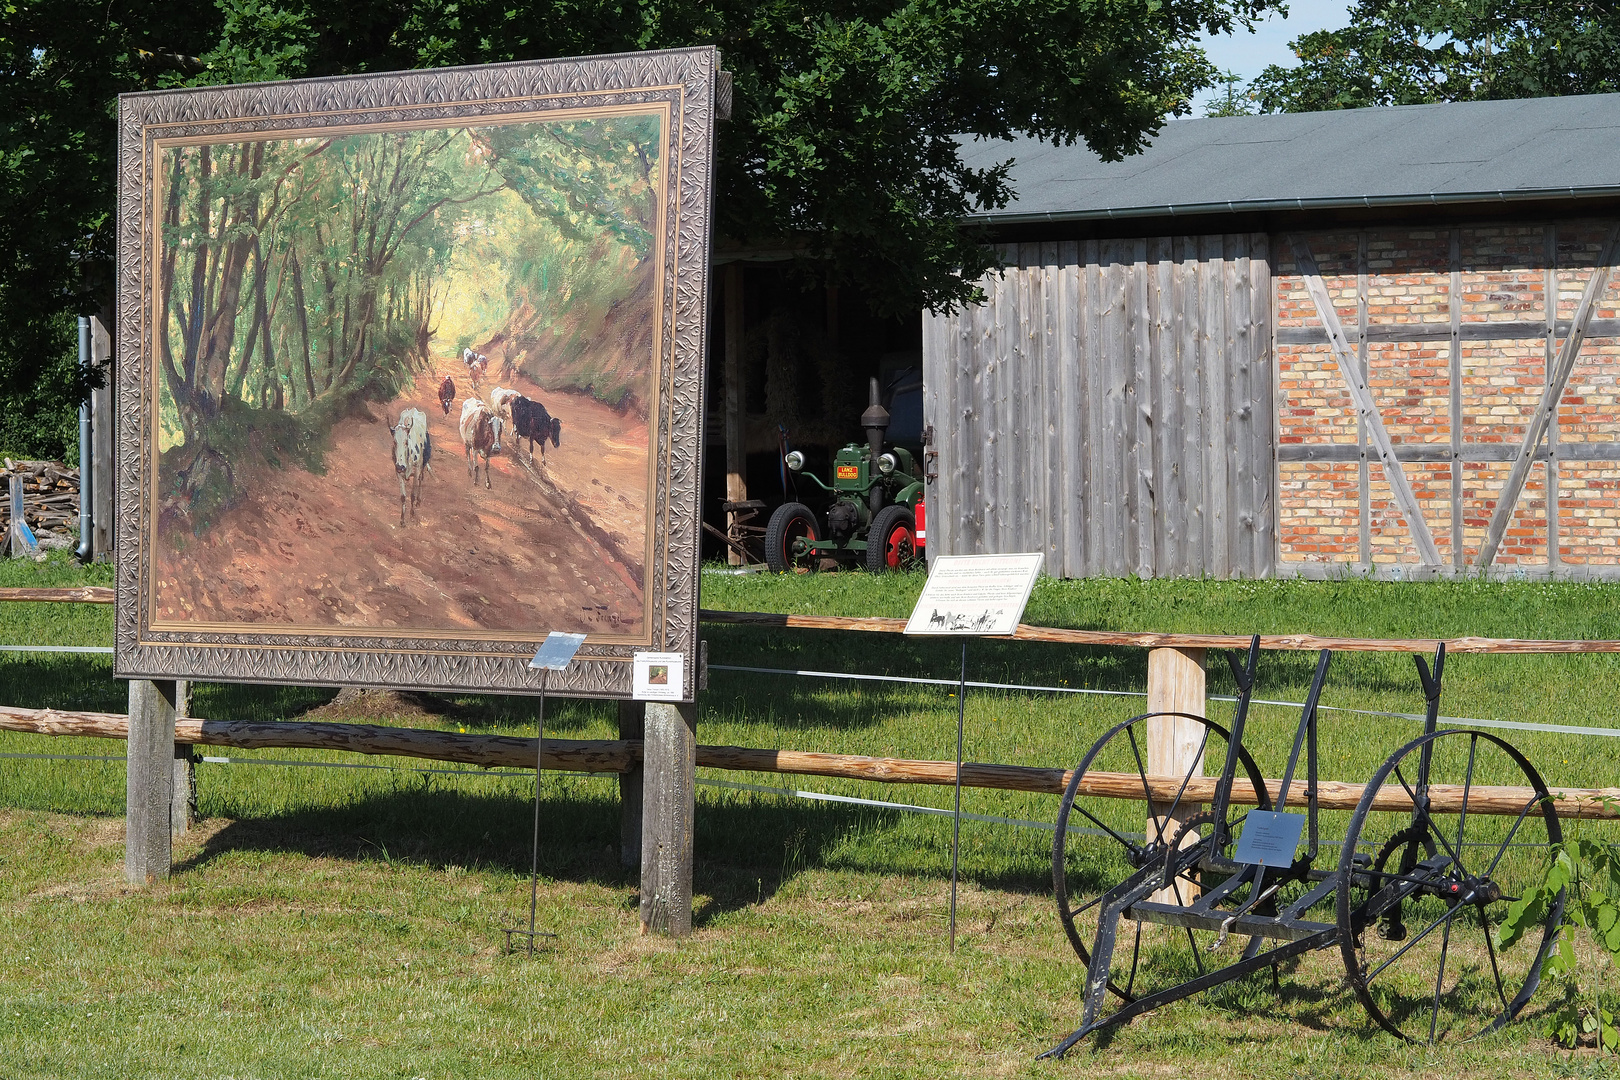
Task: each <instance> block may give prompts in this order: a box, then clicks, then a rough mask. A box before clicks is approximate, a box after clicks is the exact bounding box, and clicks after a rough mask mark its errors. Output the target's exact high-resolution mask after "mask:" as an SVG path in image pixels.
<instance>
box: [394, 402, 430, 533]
mask: <svg viewBox="0 0 1620 1080" xmlns="http://www.w3.org/2000/svg"><path fill="white" fill-rule="evenodd" d="M388 431H389V433H390V434H391V435H393V437H394V472H395V473H396V474H398V476H399V523H400V525H404V524H405V505H406V502H407V500H408V501H409V503H410V509H411V516H412V517H415V516H416V507H417V505H418V504H419V503H420V502H421V501H422V474H423V473H425V472H427V470H428V463H429V462H431V461H432V460H433V437H432V436H431V435H429V434H428V421H427V413H424V412H423V411H422V410H421V409H406V410H405V411H404V412H402V413H400V414H399V420H398V421H397V422H395V423H392V424H389V425H388Z"/></svg>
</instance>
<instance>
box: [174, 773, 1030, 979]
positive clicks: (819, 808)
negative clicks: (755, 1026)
mask: <svg viewBox="0 0 1620 1080" xmlns="http://www.w3.org/2000/svg"><path fill="white" fill-rule="evenodd" d="M609 792H612V794H609ZM533 808H534V804H533V802H532V801H530V800H529V799H526V798H516V797H513V796H511V795H501V794H491V793H483V794H481V793H477V792H464V791H458V790H454V789H447V788H445V787H443V786H442V785H438V784H433V783H428V784H424V785H423V786H421V787H419V788H412V789H408V790H399V791H395V792H389V793H383V794H376V795H371V796H366V797H362V798H357V799H355V800H354V801H352V802H350V803H348V804H347V805H343V806H335V807H320V808H309V809H299V810H292V811H288V812H285V813H278V814H268V815H263V816H257V817H245V818H241V819H238V820H232V821H230V822H229V823H228V824H226V825H225V826H224V827H223V828H220V829H218V830H217V831H215V832H214V833H212V834H211V835H210V836H209V837H208V839H207V840H206V841H205V842H204V843H203V845H202V848H201V849H200V850H199V851H197V852H196V853H195V854H194V855H192V856H190V857H189V858H187V859H185V860H183V861H181V862H179V863H177V864H176V866H175V871H176V872H177V873H185V872H187V871H193V870H199V869H203V868H205V867H207V866H209V865H210V864H213V863H215V862H217V861H219V860H221V859H225V858H228V857H229V856H231V855H233V854H237V853H246V852H263V853H282V854H298V855H303V856H306V857H309V858H321V859H347V860H352V861H354V862H386V863H389V864H395V863H401V864H409V865H415V866H421V867H426V868H431V869H445V868H448V867H451V866H455V867H462V868H466V869H475V870H481V871H485V872H488V871H494V872H496V873H508V874H512V875H513V876H516V877H527V876H528V874H529V867H530V850H531V848H530V844H531V837H532V830H533V825H534V819H533V812H534V811H533ZM901 817H902V815H901V814H899V813H898V812H895V811H887V810H881V809H874V808H863V807H851V806H840V805H836V804H795V803H780V804H776V803H772V802H764V801H761V802H756V803H738V804H733V805H726V804H721V805H714V804H700V805H699V806H698V810H697V822H696V836H695V838H694V845H693V846H694V850H695V852H696V858H695V861H694V867H693V879H694V880H693V888H694V892H695V893H697V894H698V895H700V896H704V897H707V900H706V901H705V902H703V903H701V904H700V905H699V906H698V908H697V910H696V911H695V912H694V921H695V923H696V924H697V925H703V924H704V923H707V922H709V921H712V920H713V919H715V918H717V917H719V916H720V915H723V914H725V913H727V912H731V911H736V910H739V909H742V908H746V907H749V906H750V905H753V904H757V903H762V902H764V901H765V900H767V899H769V898H770V897H772V896H774V895H775V894H776V893H777V892H778V891H779V890H780V889H781V887H782V885H783V884H784V883H785V882H787V881H789V880H791V879H792V878H793V877H795V876H796V875H798V874H800V873H804V872H809V871H818V870H834V871H839V870H848V869H851V867H850V865H849V861H848V860H847V859H843V858H839V857H837V854H836V853H837V852H838V850H839V849H840V847H841V845H843V844H844V843H845V842H846V840H847V839H848V838H849V837H850V836H851V835H852V834H857V833H858V834H860V835H861V836H862V837H863V839H864V840H867V841H869V842H870V843H871V844H872V845H873V846H874V847H881V846H882V845H884V844H892V845H895V848H896V850H900V845H902V844H904V843H906V841H904V840H902V839H901V838H900V837H899V836H898V835H895V836H893V837H888V838H885V836H884V834H885V833H888V832H897V826H898V824H899V822H900V820H901ZM619 831H620V807H619V802H618V798H617V794H616V790H615V789H614V788H613V787H611V786H609V785H603V788H602V790H601V791H588V792H584V793H581V792H578V791H575V792H573V793H567V794H560V793H556V792H548V793H547V795H546V797H545V798H543V799H542V800H541V804H540V871H541V874H542V875H544V876H545V877H548V878H552V879H557V880H567V881H574V882H581V883H589V884H594V885H602V886H606V887H610V888H624V887H626V886H629V887H632V888H633V887H634V886H635V884H636V883H637V881H638V880H639V873H640V870H639V866H636V867H625V866H622V865H621V863H620V845H619ZM862 861H864V860H862ZM880 872H889V871H880ZM892 872H893V873H895V874H896V875H898V876H923V877H927V878H932V879H936V880H943V879H946V878H948V877H949V864H948V862H942V864H941V865H940V866H939V867H937V868H934V867H923V868H919V867H917V866H916V865H915V863H913V864H912V865H911V866H910V867H908V868H906V869H898V870H895V871H892ZM962 879H963V881H964V882H971V883H973V884H975V885H977V886H978V887H980V888H983V889H991V890H996V891H1002V892H1018V893H1030V892H1034V893H1044V892H1047V891H1049V890H1050V888H1051V885H1050V878H1049V877H1045V876H1043V875H1042V874H1040V873H1039V872H1021V871H1018V870H1016V869H1005V870H1000V871H997V870H991V871H988V872H969V871H968V870H966V869H964V872H963V874H962ZM1057 944H1060V942H1056V941H1055V942H1054V947H1056V946H1057Z"/></svg>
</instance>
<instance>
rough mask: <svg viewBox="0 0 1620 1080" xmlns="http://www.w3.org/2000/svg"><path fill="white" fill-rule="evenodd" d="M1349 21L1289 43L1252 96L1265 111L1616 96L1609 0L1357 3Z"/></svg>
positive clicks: (1619, 23) (1618, 20)
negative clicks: (1293, 61)
mask: <svg viewBox="0 0 1620 1080" xmlns="http://www.w3.org/2000/svg"><path fill="white" fill-rule="evenodd" d="M1348 15H1349V19H1350V22H1349V25H1348V26H1346V27H1344V28H1343V29H1340V30H1321V31H1317V32H1315V33H1310V34H1305V35H1303V36H1301V37H1299V38H1296V39H1294V41H1293V42H1291V43H1290V44H1291V47H1292V48H1293V50H1294V54H1295V55H1296V56H1298V57H1299V60H1300V63H1299V64H1298V65H1297V66H1295V67H1290V68H1283V67H1278V66H1275V65H1273V66H1272V67H1268V68H1267V69H1266V70H1265V71H1264V72H1262V73H1261V75H1260V76H1259V78H1257V79H1256V80H1255V82H1254V84H1253V86H1252V88H1251V89H1252V93H1253V95H1254V97H1255V99H1256V100H1257V101H1258V102H1259V104H1260V107H1261V109H1262V110H1264V111H1266V112H1315V111H1320V110H1324V109H1357V108H1364V107H1367V106H1374V105H1417V104H1423V103H1426V102H1437V101H1478V100H1483V99H1492V98H1497V99H1500V98H1525V97H1556V96H1561V95H1565V94H1601V93H1610V92H1613V91H1616V90H1620V3H1616V2H1615V0H1564V2H1561V3H1547V2H1546V0H1358V2H1357V3H1356V4H1354V5H1353V6H1352V7H1351V8H1350V9H1349V12H1348Z"/></svg>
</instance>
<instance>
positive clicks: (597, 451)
mask: <svg viewBox="0 0 1620 1080" xmlns="http://www.w3.org/2000/svg"><path fill="white" fill-rule="evenodd" d="M716 68H717V54H716V53H715V51H714V50H713V49H708V48H703V49H683V50H671V51H666V52H652V53H640V54H626V55H618V56H601V57H589V58H582V59H571V60H546V61H533V62H526V63H517V64H503V65H492V66H487V67H478V68H459V69H443V70H432V71H412V72H401V73H395V74H379V75H364V76H354V77H347V78H337V79H312V80H301V81H293V82H283V83H266V84H259V85H252V86H230V87H220V88H210V89H199V90H178V91H166V92H160V93H150V94H132V95H126V96H124V97H122V98H121V99H120V101H119V165H118V168H119V220H118V267H119V285H118V295H119V310H118V316H117V343H116V348H117V391H118V395H119V397H118V403H117V413H118V423H119V430H118V447H119V462H118V492H117V499H118V546H117V569H118V589H117V591H118V607H117V615H116V623H117V630H116V646H117V648H116V657H115V670H116V672H117V674H119V675H121V676H126V677H140V678H186V679H205V680H223V681H251V682H289V683H313V684H321V685H340V684H348V685H361V686H392V687H402V688H404V687H409V688H421V689H444V690H481V691H483V690H487V691H498V692H524V691H536V690H538V689H539V686H540V673H539V672H538V671H534V670H530V669H529V667H528V666H527V665H528V661H529V659H530V657H532V656H533V655H534V652H535V649H536V648H537V647H538V645H539V643H540V642H541V641H542V640H543V639H544V638H545V636H546V635H547V633H549V632H550V631H553V630H561V631H571V632H580V633H585V634H587V635H588V636H587V638H586V641H585V644H584V645H583V647H582V648H581V649H580V651H579V653H578V655H577V657H576V659H575V661H574V663H573V664H572V665H571V666H570V667H569V669H568V670H567V671H566V672H560V673H554V675H553V677H552V678H551V680H550V683H549V687H548V689H549V690H550V691H551V692H556V693H562V694H572V695H584V696H602V697H628V696H630V693H631V656H632V654H633V653H636V652H642V651H658V652H678V653H681V654H683V655H684V656H685V657H686V661H687V677H686V683H685V685H686V687H687V688H688V689H687V690H686V700H691V697H692V688H693V687H695V686H696V685H697V683H698V673H697V671H696V663H697V659H698V657H697V591H698V528H699V524H698V523H699V510H698V498H699V487H700V466H701V448H702V430H701V425H702V416H703V408H702V401H703V370H704V356H705V346H706V341H705V337H706V322H707V320H706V311H707V297H708V261H709V227H710V226H709V210H710V195H709V188H710V180H711V172H712V146H713V125H714V120H715V85H716Z"/></svg>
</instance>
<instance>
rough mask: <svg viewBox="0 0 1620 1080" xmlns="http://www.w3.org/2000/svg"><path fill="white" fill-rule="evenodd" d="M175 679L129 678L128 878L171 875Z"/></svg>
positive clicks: (146, 880) (145, 880) (139, 880)
mask: <svg viewBox="0 0 1620 1080" xmlns="http://www.w3.org/2000/svg"><path fill="white" fill-rule="evenodd" d="M175 716H176V710H175V684H174V681H173V680H163V681H160V682H154V681H151V680H147V679H131V680H130V681H129V751H128V757H127V765H126V766H125V778H126V784H127V787H126V788H125V795H124V825H125V828H124V878H125V879H126V880H127V881H129V882H130V883H131V884H135V885H149V884H152V883H153V882H156V881H161V880H163V879H164V878H167V877H168V876H169V868H170V866H171V865H172V862H173V850H174V849H173V847H172V844H171V835H170V830H171V829H172V827H173V826H172V824H171V815H172V813H173V806H174V720H175Z"/></svg>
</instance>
